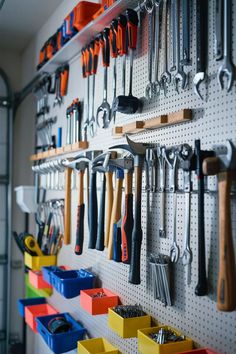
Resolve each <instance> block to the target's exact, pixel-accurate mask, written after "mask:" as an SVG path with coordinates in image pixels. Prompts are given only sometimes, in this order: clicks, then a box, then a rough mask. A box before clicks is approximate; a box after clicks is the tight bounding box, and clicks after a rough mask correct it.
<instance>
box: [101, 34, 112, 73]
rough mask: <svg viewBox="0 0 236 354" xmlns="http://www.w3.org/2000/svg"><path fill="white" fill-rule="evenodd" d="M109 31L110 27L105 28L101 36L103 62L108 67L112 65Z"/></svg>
mask: <svg viewBox="0 0 236 354" xmlns="http://www.w3.org/2000/svg"><path fill="white" fill-rule="evenodd" d="M109 32H110V30H109V28H105V29H104V31H103V33H102V34H101V36H100V46H101V49H102V64H103V66H104V67H108V66H109V65H110V42H109Z"/></svg>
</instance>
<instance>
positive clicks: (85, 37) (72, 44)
mask: <svg viewBox="0 0 236 354" xmlns="http://www.w3.org/2000/svg"><path fill="white" fill-rule="evenodd" d="M137 4H138V1H137V0H118V1H116V2H115V3H114V4H113V5H112V6H110V7H109V8H108V9H107V10H105V11H104V12H103V13H102V14H101V15H100V16H98V17H97V18H96V19H95V20H94V21H91V22H90V23H89V24H88V25H87V26H85V27H84V28H83V29H82V30H81V31H80V32H78V33H77V34H76V35H75V36H74V37H73V38H71V40H70V41H69V42H67V43H66V44H65V45H64V46H63V47H62V48H61V49H60V50H59V51H58V52H57V53H56V54H55V55H54V56H53V57H52V58H51V59H50V60H49V61H48V62H47V63H46V64H45V65H44V66H43V67H42V68H40V70H39V71H38V73H39V74H41V73H43V72H47V73H49V74H51V73H53V72H54V71H55V70H56V69H57V68H58V66H60V65H62V64H64V63H65V62H68V61H70V60H72V59H73V58H74V57H76V56H77V55H78V54H79V53H80V51H81V48H82V47H83V46H85V45H86V44H88V43H89V42H90V41H91V40H92V39H93V38H95V37H96V36H97V35H98V33H99V32H101V31H102V30H103V29H104V28H105V27H106V26H108V25H110V23H111V21H112V20H113V19H114V18H116V17H117V16H118V15H119V14H120V13H121V12H123V11H124V10H126V9H127V8H128V7H131V8H134V7H136V6H137Z"/></svg>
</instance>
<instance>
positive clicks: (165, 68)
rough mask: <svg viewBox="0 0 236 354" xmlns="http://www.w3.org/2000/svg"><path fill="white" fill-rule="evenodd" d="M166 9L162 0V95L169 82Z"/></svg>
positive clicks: (165, 91) (164, 0)
mask: <svg viewBox="0 0 236 354" xmlns="http://www.w3.org/2000/svg"><path fill="white" fill-rule="evenodd" d="M167 12H168V9H167V0H163V16H162V26H163V32H164V35H163V37H164V40H163V53H164V54H163V55H164V60H163V73H162V75H161V80H160V82H161V88H162V89H163V90H164V95H165V96H166V94H167V87H168V85H169V84H170V83H171V74H170V72H169V71H168V48H167V42H168V36H167V15H168V13H167Z"/></svg>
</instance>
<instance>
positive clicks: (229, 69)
mask: <svg viewBox="0 0 236 354" xmlns="http://www.w3.org/2000/svg"><path fill="white" fill-rule="evenodd" d="M231 12H232V1H231V0H224V58H223V63H222V65H221V66H220V68H219V71H218V82H219V85H220V88H221V90H223V89H224V82H223V77H224V76H226V78H227V80H228V85H227V92H229V91H230V90H231V89H232V86H233V82H234V80H235V68H234V66H233V64H232V51H231V47H232V33H231V31H232V18H231Z"/></svg>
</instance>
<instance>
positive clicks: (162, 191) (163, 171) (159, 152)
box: [157, 146, 166, 237]
mask: <svg viewBox="0 0 236 354" xmlns="http://www.w3.org/2000/svg"><path fill="white" fill-rule="evenodd" d="M164 151H165V147H164V146H158V147H157V158H158V162H159V170H160V177H159V178H160V186H159V192H160V223H159V237H166V232H165V176H166V159H165V156H164Z"/></svg>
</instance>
